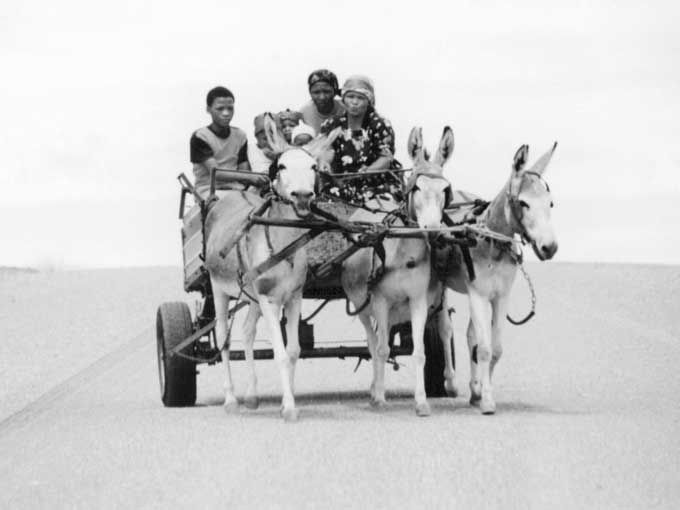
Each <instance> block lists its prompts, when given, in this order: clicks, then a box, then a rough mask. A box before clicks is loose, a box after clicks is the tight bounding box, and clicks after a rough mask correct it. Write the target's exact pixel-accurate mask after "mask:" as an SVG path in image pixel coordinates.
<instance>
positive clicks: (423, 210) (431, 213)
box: [407, 126, 454, 229]
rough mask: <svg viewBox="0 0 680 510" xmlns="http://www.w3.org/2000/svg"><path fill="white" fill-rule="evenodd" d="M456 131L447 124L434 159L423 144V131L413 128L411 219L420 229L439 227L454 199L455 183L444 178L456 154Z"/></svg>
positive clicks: (411, 145) (410, 194) (409, 190)
mask: <svg viewBox="0 0 680 510" xmlns="http://www.w3.org/2000/svg"><path fill="white" fill-rule="evenodd" d="M453 146H454V141H453V131H452V130H451V128H450V127H448V126H446V127H445V128H444V132H443V133H442V138H441V140H440V142H439V148H438V149H437V153H436V154H435V157H434V160H433V161H430V155H429V154H428V152H427V150H426V149H425V148H424V145H423V130H422V129H421V128H415V127H414V128H413V129H412V130H411V134H410V135H409V137H408V153H409V155H410V156H411V159H412V160H413V173H412V174H411V178H410V179H409V183H408V185H407V194H408V199H407V200H408V209H409V216H410V217H411V219H414V220H416V222H417V223H418V226H419V227H420V228H433V229H439V227H440V225H441V221H442V214H443V213H444V208H445V207H446V206H447V204H448V203H449V202H450V201H451V196H452V191H451V183H449V181H448V180H447V179H446V178H445V177H444V169H443V166H444V164H445V163H446V162H447V161H448V160H449V159H450V158H451V154H452V153H453Z"/></svg>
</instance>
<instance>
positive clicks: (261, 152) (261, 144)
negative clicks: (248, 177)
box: [248, 113, 275, 173]
mask: <svg viewBox="0 0 680 510" xmlns="http://www.w3.org/2000/svg"><path fill="white" fill-rule="evenodd" d="M253 124H254V125H255V142H256V143H255V145H254V146H252V145H251V146H249V147H248V161H249V162H250V168H251V169H252V170H253V172H262V173H267V172H269V167H270V166H271V164H272V162H273V161H274V159H275V157H274V152H273V151H272V149H271V147H270V146H269V142H268V141H267V135H266V134H265V132H264V113H261V114H260V115H258V116H257V117H255V119H254V120H253Z"/></svg>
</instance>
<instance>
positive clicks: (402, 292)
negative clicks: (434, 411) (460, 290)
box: [341, 127, 454, 416]
mask: <svg viewBox="0 0 680 510" xmlns="http://www.w3.org/2000/svg"><path fill="white" fill-rule="evenodd" d="M453 146H454V140H453V131H451V128H449V127H446V128H445V129H444V133H443V134H442V138H441V141H440V143H439V149H438V150H437V153H436V155H435V158H434V161H432V162H430V161H428V159H429V157H428V155H427V153H426V152H425V150H424V148H423V140H422V130H421V129H417V128H414V129H413V130H412V131H411V134H410V136H409V140H408V152H409V155H410V156H411V158H412V159H413V163H414V171H413V174H412V176H411V180H410V185H409V186H408V189H407V207H406V214H407V215H408V220H412V221H416V222H417V223H418V226H419V227H421V228H432V229H436V230H437V232H438V231H439V227H440V225H441V221H442V214H443V210H444V207H446V201H447V199H448V197H449V196H450V193H451V185H450V183H449V182H448V181H447V180H446V179H445V178H444V177H443V175H442V172H443V171H442V166H443V165H444V164H445V163H446V162H447V161H448V160H449V158H450V157H451V154H452V152H453ZM397 208H398V206H396V205H394V209H397ZM392 214H394V211H392ZM385 216H386V215H384V214H383V215H374V214H371V213H367V212H366V211H363V210H359V211H357V213H355V215H353V216H352V218H351V219H352V220H364V221H373V222H380V221H382V220H383V219H384V218H385ZM393 217H396V218H398V217H397V216H393ZM393 224H394V225H395V226H398V225H403V224H404V223H403V222H402V221H401V220H398V219H397V221H396V222H395V223H393ZM384 248H385V261H384V268H383V271H382V276H381V277H379V279H378V280H377V282H373V283H371V280H373V279H374V278H375V271H376V269H377V268H379V267H380V266H381V265H382V263H381V261H380V260H379V257H378V256H377V255H376V253H375V251H374V250H373V249H372V248H365V249H362V250H360V251H358V252H357V253H356V254H355V255H353V256H352V257H350V258H349V259H347V261H345V263H344V265H343V271H342V274H341V280H342V285H343V288H344V290H345V293H346V294H347V296H348V298H349V299H350V300H351V301H352V303H353V304H354V306H355V307H356V308H361V307H362V305H364V304H365V303H366V302H367V300H370V301H368V305H367V306H365V307H364V309H363V310H362V311H361V312H360V313H359V319H360V320H361V323H362V324H363V326H364V329H365V330H366V336H367V340H368V349H369V352H370V354H371V358H372V360H373V382H372V384H371V405H373V406H375V407H383V406H384V405H385V404H386V401H385V363H386V361H387V358H388V356H389V353H390V347H389V345H388V342H389V333H390V327H391V326H392V325H394V324H398V323H401V322H405V321H407V320H409V319H410V320H411V328H412V335H413V359H414V360H415V364H416V366H415V376H416V379H415V401H416V414H417V415H418V416H428V415H429V414H430V406H429V404H428V402H427V398H426V395H425V382H424V371H423V369H424V366H425V351H424V346H423V334H424V329H425V322H426V320H427V314H428V302H430V301H431V300H432V297H431V296H428V294H431V293H432V288H431V286H430V270H431V265H430V243H429V240H428V236H427V235H426V234H425V233H423V234H422V235H420V236H418V237H416V238H387V239H385V241H384ZM371 317H373V318H374V319H375V321H376V325H377V332H376V331H374V329H373V327H372V325H371V320H370V318H371ZM376 333H377V334H376Z"/></svg>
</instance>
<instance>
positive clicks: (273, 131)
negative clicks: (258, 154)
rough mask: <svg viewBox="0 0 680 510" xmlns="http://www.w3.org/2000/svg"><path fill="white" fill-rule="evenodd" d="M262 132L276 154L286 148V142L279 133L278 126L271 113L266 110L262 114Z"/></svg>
mask: <svg viewBox="0 0 680 510" xmlns="http://www.w3.org/2000/svg"><path fill="white" fill-rule="evenodd" d="M264 132H265V135H267V142H268V143H269V146H270V147H271V148H272V150H273V151H274V152H275V153H276V154H281V153H282V152H283V151H285V150H286V149H287V148H288V142H286V139H285V138H284V137H283V136H282V135H281V133H279V128H278V126H277V125H276V121H275V120H274V117H273V116H272V114H271V113H269V112H267V113H265V115H264Z"/></svg>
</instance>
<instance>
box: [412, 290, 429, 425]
mask: <svg viewBox="0 0 680 510" xmlns="http://www.w3.org/2000/svg"><path fill="white" fill-rule="evenodd" d="M409 305H410V309H411V331H412V336H413V354H412V355H411V358H412V359H413V360H414V361H415V391H414V394H415V400H416V414H417V415H418V416H429V415H430V414H431V410H430V404H428V402H427V395H426V393H425V345H424V342H423V336H424V335H425V321H426V320H427V298H426V297H425V295H423V296H421V297H418V298H415V299H414V298H411V299H410V300H409Z"/></svg>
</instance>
